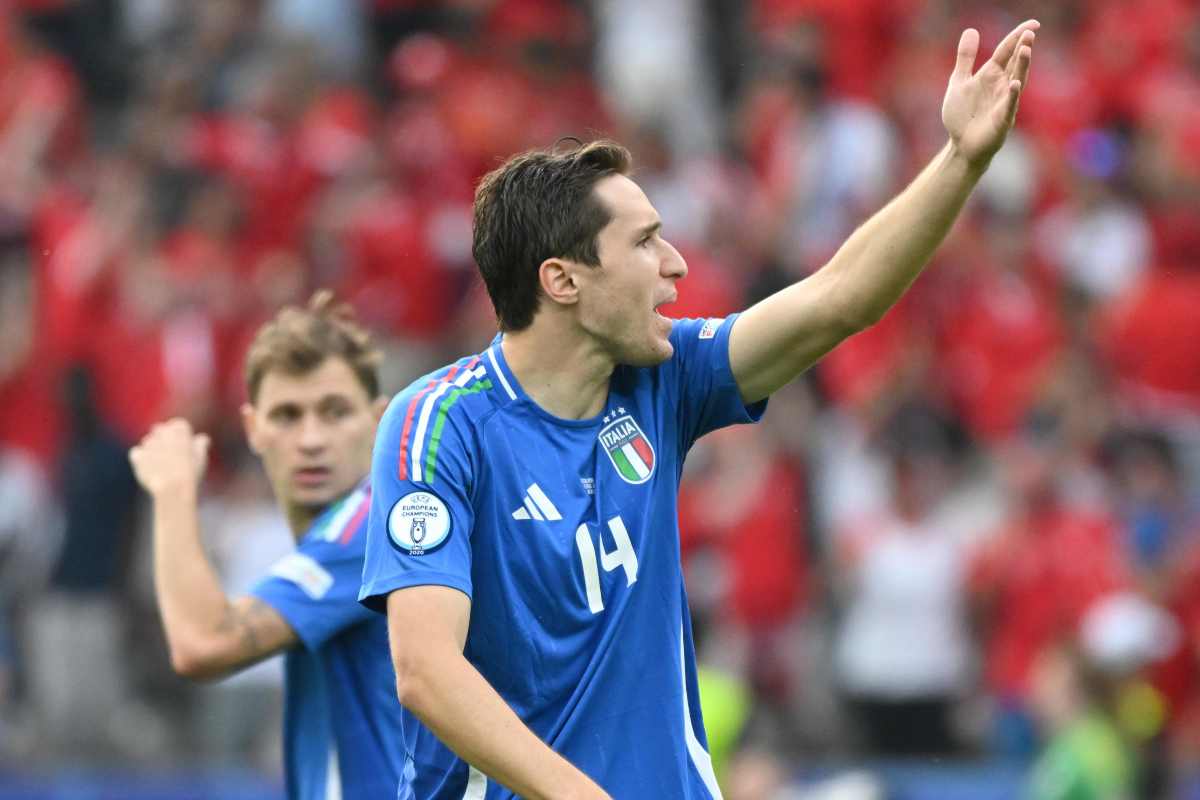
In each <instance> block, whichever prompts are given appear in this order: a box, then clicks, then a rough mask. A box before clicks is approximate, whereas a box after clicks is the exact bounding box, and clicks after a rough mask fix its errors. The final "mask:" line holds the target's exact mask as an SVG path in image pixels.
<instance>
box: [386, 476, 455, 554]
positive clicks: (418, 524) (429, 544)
mask: <svg viewBox="0 0 1200 800" xmlns="http://www.w3.org/2000/svg"><path fill="white" fill-rule="evenodd" d="M448 538H450V511H449V509H447V508H446V504H445V503H443V502H442V498H440V497H438V496H437V495H436V494H431V493H430V492H409V493H408V494H406V495H404V497H401V498H400V499H399V500H397V501H396V504H395V505H394V506H392V510H391V511H390V512H389V513H388V539H389V540H390V541H391V543H392V546H393V547H395V548H397V549H399V550H402V551H404V552H405V553H408V554H409V555H411V556H420V555H424V554H425V553H431V552H433V551H434V550H437V549H438V548H439V547H441V546H442V545H443V544H445V543H446V540H447V539H448Z"/></svg>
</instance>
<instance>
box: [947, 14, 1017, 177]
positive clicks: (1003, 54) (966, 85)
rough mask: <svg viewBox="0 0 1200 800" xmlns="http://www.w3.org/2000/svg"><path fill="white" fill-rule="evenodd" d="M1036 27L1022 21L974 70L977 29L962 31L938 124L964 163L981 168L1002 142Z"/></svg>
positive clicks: (1014, 114) (1010, 122)
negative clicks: (984, 62) (956, 57)
mask: <svg viewBox="0 0 1200 800" xmlns="http://www.w3.org/2000/svg"><path fill="white" fill-rule="evenodd" d="M1039 27H1041V23H1040V22H1038V21H1037V20H1032V19H1031V20H1027V21H1025V22H1022V23H1021V24H1020V25H1018V26H1017V27H1016V28H1015V29H1014V30H1013V31H1012V32H1011V33H1009V34H1008V36H1005V37H1004V41H1002V42H1000V44H999V45H998V46H997V47H996V52H994V53H992V57H991V58H989V59H988V60H987V63H986V64H984V65H983V66H982V67H980V68H979V70H978V71H974V68H975V56H976V55H977V53H978V52H979V31H977V30H975V29H974V28H968V29H967V30H965V31H963V35H962V37H961V38H960V39H959V40H958V60H957V61H956V62H955V64H954V72H952V73H951V74H950V86H949V88H948V89H947V90H946V97H945V99H944V100H943V101H942V124H943V125H945V126H946V132H947V133H949V134H950V141H951V143H952V144H953V145H954V146H955V148H956V149H957V150H958V152H959V153H960V154H962V155H963V156H964V157H966V159H967V161H968V162H969V163H971V164H974V165H978V166H981V167H985V166H987V163H988V162H989V161H990V160H991V157H992V156H993V155H995V153H996V151H997V150H999V149H1000V145H1002V144H1004V138H1005V137H1006V136H1007V135H1008V132H1009V130H1010V129H1011V128H1012V126H1013V121H1014V120H1015V119H1016V117H1017V104H1018V103H1019V102H1020V99H1021V91H1022V90H1023V89H1024V88H1025V82H1026V80H1027V79H1028V77H1029V62H1030V59H1031V58H1032V56H1033V42H1034V39H1035V38H1036V33H1035V31H1037V29H1038V28H1039Z"/></svg>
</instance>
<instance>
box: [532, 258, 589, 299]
mask: <svg viewBox="0 0 1200 800" xmlns="http://www.w3.org/2000/svg"><path fill="white" fill-rule="evenodd" d="M574 266H575V264H574V262H571V261H568V260H566V259H562V258H547V259H546V260H545V261H543V262H542V264H541V266H540V267H538V283H539V284H540V285H541V287H542V293H543V294H545V295H546V297H547V298H549V299H550V301H551V302H554V303H558V304H559V305H564V306H569V305H574V304H575V303H577V302H579V285H578V284H577V283H576V282H575V270H574V269H572V267H574Z"/></svg>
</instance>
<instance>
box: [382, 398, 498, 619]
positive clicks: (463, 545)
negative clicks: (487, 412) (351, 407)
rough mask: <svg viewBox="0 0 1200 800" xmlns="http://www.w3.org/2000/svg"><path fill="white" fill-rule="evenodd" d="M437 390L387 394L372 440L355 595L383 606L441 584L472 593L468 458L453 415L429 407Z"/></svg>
mask: <svg viewBox="0 0 1200 800" xmlns="http://www.w3.org/2000/svg"><path fill="white" fill-rule="evenodd" d="M436 401H437V397H436V393H427V392H426V391H412V390H410V391H406V392H405V393H403V394H401V395H399V396H398V397H397V398H396V399H394V400H393V401H392V404H391V406H390V407H389V408H388V411H387V413H386V414H385V415H384V418H383V421H382V422H381V423H380V429H379V434H378V436H377V437H376V440H375V452H374V456H373V459H372V464H371V483H372V490H373V492H372V499H371V511H370V515H369V518H368V523H367V548H366V557H365V558H364V559H363V571H362V590H361V591H360V592H359V600H360V602H362V603H363V605H365V606H366V607H367V608H370V609H372V610H374V611H379V612H384V611H385V610H386V605H387V595H388V594H390V593H391V592H393V591H395V590H396V589H403V588H407V587H410V586H421V585H437V586H448V587H451V588H453V589H458V590H459V591H461V592H463V593H464V594H466V595H467V596H468V597H469V596H470V595H471V531H472V527H473V525H474V520H475V515H474V510H473V507H472V504H471V499H470V498H471V491H472V485H473V483H472V476H473V466H472V465H473V463H474V460H473V459H472V457H471V451H470V448H469V446H468V441H469V434H466V433H464V432H463V428H462V427H460V425H462V423H461V422H460V421H459V420H458V418H457V417H456V416H454V415H445V414H436V413H433V411H432V409H431V408H430V407H429V406H435V405H436Z"/></svg>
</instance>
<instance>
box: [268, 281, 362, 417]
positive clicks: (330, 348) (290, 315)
mask: <svg viewBox="0 0 1200 800" xmlns="http://www.w3.org/2000/svg"><path fill="white" fill-rule="evenodd" d="M330 357H334V358H340V359H342V360H343V361H345V362H346V365H347V366H348V367H350V369H351V370H352V371H353V372H354V377H356V378H357V379H358V382H359V383H360V384H362V387H363V389H365V390H366V392H367V397H369V398H371V399H372V400H374V399H375V398H377V397H379V365H380V363H381V362H382V361H383V357H382V355H381V354H380V352H379V350H378V349H377V348H376V347H375V345H374V344H373V343H372V341H371V334H370V333H368V332H367V330H366V328H364V327H362V325H360V324H359V322H358V318H357V317H356V316H355V314H354V309H353V308H351V307H350V305H349V304H348V303H339V302H337V300H336V299H335V298H334V295H333V292H331V291H329V290H328V289H320V290H318V291H317V292H315V293H314V294H313V296H312V299H310V300H309V301H308V306H307V308H300V307H298V306H287V307H285V308H284V309H282V310H281V311H280V312H279V313H278V314H276V315H275V317H274V319H272V320H271V321H270V322H268V323H266V324H265V325H263V326H262V327H261V328H259V329H258V333H257V334H255V336H254V341H253V342H252V343H251V344H250V350H249V351H248V352H247V353H246V393H247V395H248V396H249V398H250V402H251V403H252V404H253V403H255V402H257V401H258V390H259V388H260V387H261V386H262V382H263V378H264V377H266V375H267V373H268V372H272V371H279V372H282V373H285V374H287V375H304V374H306V373H309V372H312V371H313V370H315V369H317V368H318V367H320V366H321V364H323V363H325V359H327V358H330Z"/></svg>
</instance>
